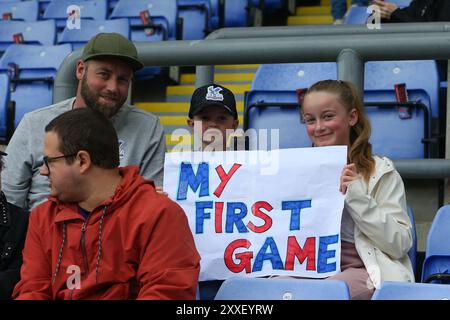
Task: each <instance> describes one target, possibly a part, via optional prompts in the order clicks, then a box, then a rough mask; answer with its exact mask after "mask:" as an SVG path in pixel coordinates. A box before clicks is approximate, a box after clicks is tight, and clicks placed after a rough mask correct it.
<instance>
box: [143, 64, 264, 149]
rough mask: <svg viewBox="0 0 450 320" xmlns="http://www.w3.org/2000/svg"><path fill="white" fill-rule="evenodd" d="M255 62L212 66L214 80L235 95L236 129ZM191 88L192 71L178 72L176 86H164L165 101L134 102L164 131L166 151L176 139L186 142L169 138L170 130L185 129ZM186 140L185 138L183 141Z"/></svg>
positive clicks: (192, 81)
mask: <svg viewBox="0 0 450 320" xmlns="http://www.w3.org/2000/svg"><path fill="white" fill-rule="evenodd" d="M258 67H259V65H254V64H247V65H223V66H216V68H215V75H214V82H215V83H217V84H221V85H223V86H225V87H227V88H228V89H230V90H231V91H232V92H233V93H234V95H235V97H236V104H237V110H238V114H239V124H240V126H239V127H240V128H242V125H243V123H244V121H243V113H244V94H245V92H246V91H249V90H250V88H251V83H252V80H253V77H254V75H255V72H256V70H257V69H258ZM194 90H195V74H191V73H189V74H182V75H181V77H180V84H179V85H172V86H167V88H166V101H165V102H136V103H135V105H136V106H138V107H139V108H142V109H144V110H146V111H150V112H152V113H153V114H155V115H157V116H158V117H159V118H160V120H161V123H162V125H163V126H164V130H165V134H166V144H167V150H168V151H171V150H172V149H173V147H174V146H175V145H176V144H178V143H180V141H190V137H189V135H188V136H187V137H183V138H179V139H174V140H172V137H171V133H173V132H174V131H175V130H176V129H187V124H186V119H187V115H188V112H189V103H190V100H191V96H192V93H193V92H194ZM183 139H187V140H183Z"/></svg>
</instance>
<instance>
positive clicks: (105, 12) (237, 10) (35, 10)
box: [0, 0, 284, 43]
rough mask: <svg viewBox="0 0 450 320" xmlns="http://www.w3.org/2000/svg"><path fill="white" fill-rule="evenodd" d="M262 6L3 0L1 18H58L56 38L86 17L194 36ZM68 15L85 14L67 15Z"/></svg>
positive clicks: (235, 1) (237, 23) (142, 34)
mask: <svg viewBox="0 0 450 320" xmlns="http://www.w3.org/2000/svg"><path fill="white" fill-rule="evenodd" d="M283 3H284V2H283V0H270V1H265V3H264V10H266V11H267V10H275V9H278V8H280V7H281V6H282V5H283ZM261 6H262V4H261V3H260V1H259V0H228V1H219V0H164V1H160V0H114V1H112V0H77V1H74V0H57V1H50V0H40V1H37V0H27V1H18V0H0V19H3V20H20V21H27V22H36V21H38V20H54V21H55V23H56V28H57V34H58V36H57V37H58V38H57V39H58V40H57V42H58V43H59V42H60V35H61V33H62V30H63V29H64V28H65V27H66V26H68V27H69V28H72V27H73V28H74V29H73V30H78V29H79V27H80V25H83V27H82V28H84V22H85V21H88V20H100V21H104V20H114V19H124V18H126V19H127V21H128V23H129V26H130V31H131V35H130V39H132V40H133V41H153V40H155V39H156V40H161V39H163V40H174V39H184V40H193V39H203V38H204V37H205V36H206V35H207V34H208V33H210V32H211V31H212V30H215V29H218V28H219V27H245V26H247V25H249V23H250V20H251V19H250V14H251V12H253V11H252V10H253V9H255V8H260V7H261ZM77 7H78V8H77ZM69 16H71V17H73V18H75V17H79V18H80V19H81V20H76V19H71V20H70V21H69V20H68V17H69ZM78 21H80V24H78ZM183 21H186V23H183ZM70 24H72V25H71V26H70Z"/></svg>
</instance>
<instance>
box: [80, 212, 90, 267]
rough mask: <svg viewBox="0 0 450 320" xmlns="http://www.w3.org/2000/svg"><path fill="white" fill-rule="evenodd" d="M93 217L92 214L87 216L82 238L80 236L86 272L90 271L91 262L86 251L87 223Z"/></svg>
mask: <svg viewBox="0 0 450 320" xmlns="http://www.w3.org/2000/svg"><path fill="white" fill-rule="evenodd" d="M90 217H91V214H89V216H88V217H87V219H86V220H85V221H84V223H83V226H82V227H81V238H80V246H81V253H82V255H83V267H84V270H85V272H86V273H88V272H89V263H88V257H87V252H86V229H87V224H88V222H89V219H90Z"/></svg>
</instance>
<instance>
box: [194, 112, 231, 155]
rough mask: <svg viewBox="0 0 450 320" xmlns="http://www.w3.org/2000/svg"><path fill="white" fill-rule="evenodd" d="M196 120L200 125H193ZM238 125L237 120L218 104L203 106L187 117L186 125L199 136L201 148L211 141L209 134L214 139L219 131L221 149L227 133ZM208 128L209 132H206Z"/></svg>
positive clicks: (223, 146) (224, 146)
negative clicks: (190, 116) (190, 117)
mask: <svg viewBox="0 0 450 320" xmlns="http://www.w3.org/2000/svg"><path fill="white" fill-rule="evenodd" d="M197 121H198V122H200V125H199V124H197V125H196V126H194V123H195V122H197ZM238 125H239V121H238V120H237V119H234V118H233V116H232V115H231V113H230V112H228V111H227V110H226V109H224V108H222V107H219V106H210V107H207V108H204V109H203V110H201V111H200V112H198V113H197V114H196V115H194V117H193V118H192V119H188V126H189V127H191V128H192V129H193V130H194V134H196V135H197V136H199V137H201V141H202V147H203V149H205V147H206V146H208V145H209V144H211V143H212V141H211V139H210V138H209V137H208V136H209V135H212V136H213V137H214V141H215V139H216V136H217V134H219V133H220V135H221V138H222V148H223V149H222V150H225V149H226V143H227V140H228V135H229V134H230V133H232V132H233V131H234V130H236V128H237V127H238ZM214 129H215V130H214ZM208 130H209V132H207V131H208ZM227 130H228V132H227ZM227 133H228V135H227ZM217 142H218V141H216V143H217Z"/></svg>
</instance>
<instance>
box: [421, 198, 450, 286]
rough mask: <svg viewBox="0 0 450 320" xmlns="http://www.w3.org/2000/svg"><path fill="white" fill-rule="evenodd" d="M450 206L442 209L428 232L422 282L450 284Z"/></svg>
mask: <svg viewBox="0 0 450 320" xmlns="http://www.w3.org/2000/svg"><path fill="white" fill-rule="evenodd" d="M449 234H450V205H446V206H443V207H441V208H440V209H439V210H438V212H437V213H436V216H435V217H434V219H433V223H432V224H431V228H430V231H428V237H427V246H426V249H425V261H424V262H423V268H422V282H432V283H446V284H447V283H450V241H449Z"/></svg>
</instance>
